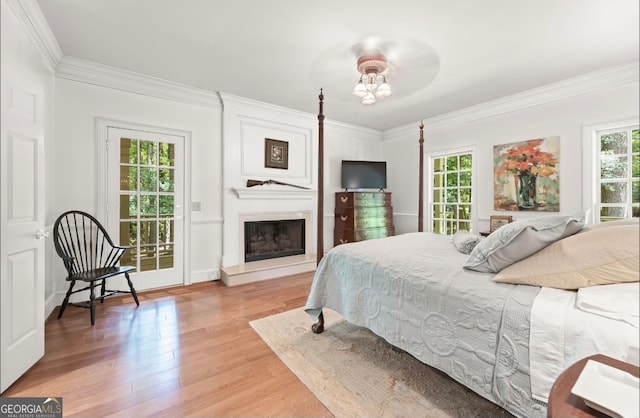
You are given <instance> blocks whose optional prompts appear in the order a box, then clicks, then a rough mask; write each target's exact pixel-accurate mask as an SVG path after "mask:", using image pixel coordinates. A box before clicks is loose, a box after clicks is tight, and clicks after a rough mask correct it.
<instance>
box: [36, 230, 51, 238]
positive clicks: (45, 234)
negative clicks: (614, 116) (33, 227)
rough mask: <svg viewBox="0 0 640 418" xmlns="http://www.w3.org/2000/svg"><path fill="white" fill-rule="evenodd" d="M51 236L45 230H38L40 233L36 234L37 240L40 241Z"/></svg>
mask: <svg viewBox="0 0 640 418" xmlns="http://www.w3.org/2000/svg"><path fill="white" fill-rule="evenodd" d="M48 236H49V233H48V232H47V231H45V230H44V229H38V231H37V232H36V238H38V239H40V238H46V237H48Z"/></svg>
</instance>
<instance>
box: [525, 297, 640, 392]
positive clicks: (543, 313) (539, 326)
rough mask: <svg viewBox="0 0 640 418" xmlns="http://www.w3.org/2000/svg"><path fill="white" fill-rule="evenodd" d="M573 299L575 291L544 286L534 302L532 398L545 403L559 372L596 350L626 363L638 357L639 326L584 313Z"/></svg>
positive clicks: (531, 348)
mask: <svg viewBox="0 0 640 418" xmlns="http://www.w3.org/2000/svg"><path fill="white" fill-rule="evenodd" d="M576 300H577V292H575V291H571V290H560V289H552V288H547V287H543V288H542V289H541V290H540V293H538V296H537V297H536V299H535V301H534V303H533V307H532V308H531V334H530V338H529V340H530V341H529V344H530V346H529V357H530V366H531V372H530V375H531V392H532V396H533V398H534V399H538V400H541V401H543V402H548V398H549V391H550V390H551V386H553V382H555V380H556V378H557V377H558V375H559V374H560V373H562V371H563V370H565V369H566V368H567V367H569V366H571V365H572V364H573V363H575V362H576V361H578V360H580V359H582V358H584V357H587V356H590V355H593V354H598V353H599V354H604V355H607V356H609V357H613V358H617V359H620V360H622V361H628V362H634V360H635V359H637V356H638V339H639V337H640V335H639V333H638V328H636V327H634V326H633V325H631V324H629V323H627V322H624V321H619V320H614V319H611V318H607V317H604V316H601V315H596V314H593V313H590V312H585V311H583V310H581V309H579V308H578V307H577V306H576ZM637 309H640V308H639V307H638V302H637V299H636V310H637Z"/></svg>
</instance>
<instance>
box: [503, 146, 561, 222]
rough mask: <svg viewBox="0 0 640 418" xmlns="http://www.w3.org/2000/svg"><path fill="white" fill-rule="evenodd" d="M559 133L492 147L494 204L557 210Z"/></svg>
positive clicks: (529, 208)
mask: <svg viewBox="0 0 640 418" xmlns="http://www.w3.org/2000/svg"><path fill="white" fill-rule="evenodd" d="M559 149H560V137H558V136H550V137H546V138H536V139H529V140H527V141H521V142H513V143H510V144H502V145H495V146H494V147H493V167H494V182H493V187H494V189H493V207H494V209H495V210H505V211H540V212H559V211H560V181H559V179H558V160H559Z"/></svg>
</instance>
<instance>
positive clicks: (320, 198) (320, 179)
mask: <svg viewBox="0 0 640 418" xmlns="http://www.w3.org/2000/svg"><path fill="white" fill-rule="evenodd" d="M318 99H319V104H318V105H319V108H320V110H319V111H318V232H317V233H318V242H317V246H316V263H317V264H320V260H322V256H323V255H324V226H323V225H324V167H323V166H324V114H323V113H322V111H323V109H322V104H323V103H322V102H323V101H324V94H322V89H320V95H319V96H318Z"/></svg>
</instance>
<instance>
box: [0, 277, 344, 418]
mask: <svg viewBox="0 0 640 418" xmlns="http://www.w3.org/2000/svg"><path fill="white" fill-rule="evenodd" d="M311 278H312V273H307V274H301V275H296V276H289V277H283V278H278V279H273V280H267V281H262V282H258V283H253V284H246V285H242V286H237V287H230V288H229V287H225V285H224V284H222V283H221V282H220V281H216V282H206V283H199V284H195V285H192V286H186V287H175V288H168V289H162V290H154V291H150V292H144V293H140V294H139V297H140V307H138V308H136V305H135V303H134V302H133V300H132V298H131V297H129V296H127V297H113V298H111V299H107V300H106V301H105V302H104V304H101V305H100V304H99V306H98V307H97V313H96V325H95V326H94V327H92V326H91V323H90V321H89V311H88V310H87V309H82V308H77V307H73V306H70V307H68V308H67V309H66V311H65V313H64V316H63V317H62V318H61V319H60V320H58V319H56V317H57V314H58V311H57V309H56V310H55V311H54V312H53V313H52V314H51V317H50V318H49V319H48V320H47V321H46V324H45V343H46V346H45V347H46V349H45V356H44V357H43V358H42V359H41V360H40V361H39V362H38V363H37V364H36V365H35V366H34V367H33V368H31V369H30V370H29V371H28V372H27V373H26V374H25V375H23V376H22V377H21V378H20V379H19V380H18V381H16V382H15V383H14V384H13V385H12V386H11V387H10V388H9V389H7V390H6V391H5V392H4V393H3V394H2V396H46V397H54V396H62V398H63V413H64V416H65V417H71V416H83V417H103V416H110V415H114V416H123V417H142V416H154V417H160V416H167V417H181V416H202V417H231V416H234V417H235V416H251V417H264V416H278V417H292V416H316V417H325V416H332V415H331V413H330V412H329V411H328V410H327V409H326V408H325V407H324V406H323V405H322V404H321V403H320V402H319V401H318V400H317V399H316V398H315V397H314V396H313V394H312V393H311V392H310V391H309V390H308V389H307V388H306V386H304V384H302V382H300V380H298V378H297V377H296V376H295V375H294V374H293V373H292V372H291V371H290V370H289V369H288V368H287V367H286V366H285V365H284V364H283V363H282V362H281V361H280V359H279V358H278V357H277V356H276V355H275V354H274V353H273V351H271V349H270V348H269V347H268V346H267V345H266V344H265V342H264V341H263V340H262V339H261V338H260V337H259V336H258V334H256V333H255V331H254V330H253V328H251V326H250V325H249V321H252V320H254V319H257V318H262V317H265V316H269V315H272V314H275V313H278V312H283V311H286V310H290V309H293V308H297V307H301V306H303V305H304V303H305V301H306V296H307V293H308V291H309V288H310V285H311ZM309 326H311V320H309Z"/></svg>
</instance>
